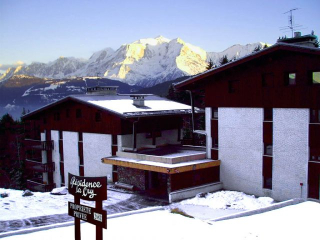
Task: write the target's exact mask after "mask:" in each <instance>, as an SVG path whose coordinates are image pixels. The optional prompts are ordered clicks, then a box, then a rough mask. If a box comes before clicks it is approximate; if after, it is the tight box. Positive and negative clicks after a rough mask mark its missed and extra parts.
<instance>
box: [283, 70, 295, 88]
mask: <svg viewBox="0 0 320 240" xmlns="http://www.w3.org/2000/svg"><path fill="white" fill-rule="evenodd" d="M296 79H297V75H296V73H293V72H292V73H286V75H285V85H286V86H291V85H295V84H296Z"/></svg>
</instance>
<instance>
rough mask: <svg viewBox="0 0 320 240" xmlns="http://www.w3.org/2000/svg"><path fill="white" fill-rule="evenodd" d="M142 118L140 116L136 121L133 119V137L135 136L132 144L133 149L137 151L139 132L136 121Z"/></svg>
mask: <svg viewBox="0 0 320 240" xmlns="http://www.w3.org/2000/svg"><path fill="white" fill-rule="evenodd" d="M139 120H140V118H138V119H137V120H136V121H133V124H132V137H133V141H132V142H133V146H132V150H133V151H136V148H137V133H136V123H138V122H139Z"/></svg>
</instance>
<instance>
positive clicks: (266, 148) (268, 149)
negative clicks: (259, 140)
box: [264, 144, 272, 156]
mask: <svg viewBox="0 0 320 240" xmlns="http://www.w3.org/2000/svg"><path fill="white" fill-rule="evenodd" d="M264 155H268V156H272V145H271V144H265V145H264Z"/></svg>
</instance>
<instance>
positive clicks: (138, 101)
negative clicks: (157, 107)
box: [130, 95, 145, 107]
mask: <svg viewBox="0 0 320 240" xmlns="http://www.w3.org/2000/svg"><path fill="white" fill-rule="evenodd" d="M130 97H132V99H133V105H135V106H136V107H144V106H145V105H144V97H145V95H130Z"/></svg>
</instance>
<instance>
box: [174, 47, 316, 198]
mask: <svg viewBox="0 0 320 240" xmlns="http://www.w3.org/2000/svg"><path fill="white" fill-rule="evenodd" d="M175 87H176V88H177V89H179V90H190V91H193V92H194V94H196V93H197V91H199V90H202V91H205V106H206V137H207V157H208V158H211V159H219V160H221V168H220V169H221V171H220V175H221V182H222V183H223V188H225V189H229V190H237V191H243V192H246V193H249V194H255V195H257V196H270V197H273V198H274V199H276V200H279V201H282V200H287V199H291V198H316V199H319V192H320V191H319V188H320V186H319V180H320V171H319V170H320V157H319V155H320V154H319V153H320V51H319V49H318V48H315V47H305V46H301V45H300V46H298V45H294V44H286V43H278V44H275V45H274V46H272V47H269V48H267V49H264V50H261V51H259V52H256V53H253V54H251V55H249V56H247V57H244V58H241V59H239V60H236V61H233V62H230V63H228V64H226V65H223V66H220V67H219V68H216V69H213V70H209V71H207V72H205V73H203V74H200V75H197V76H195V77H192V78H190V79H187V80H185V81H183V82H180V83H178V84H177V85H176V86H175Z"/></svg>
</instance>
